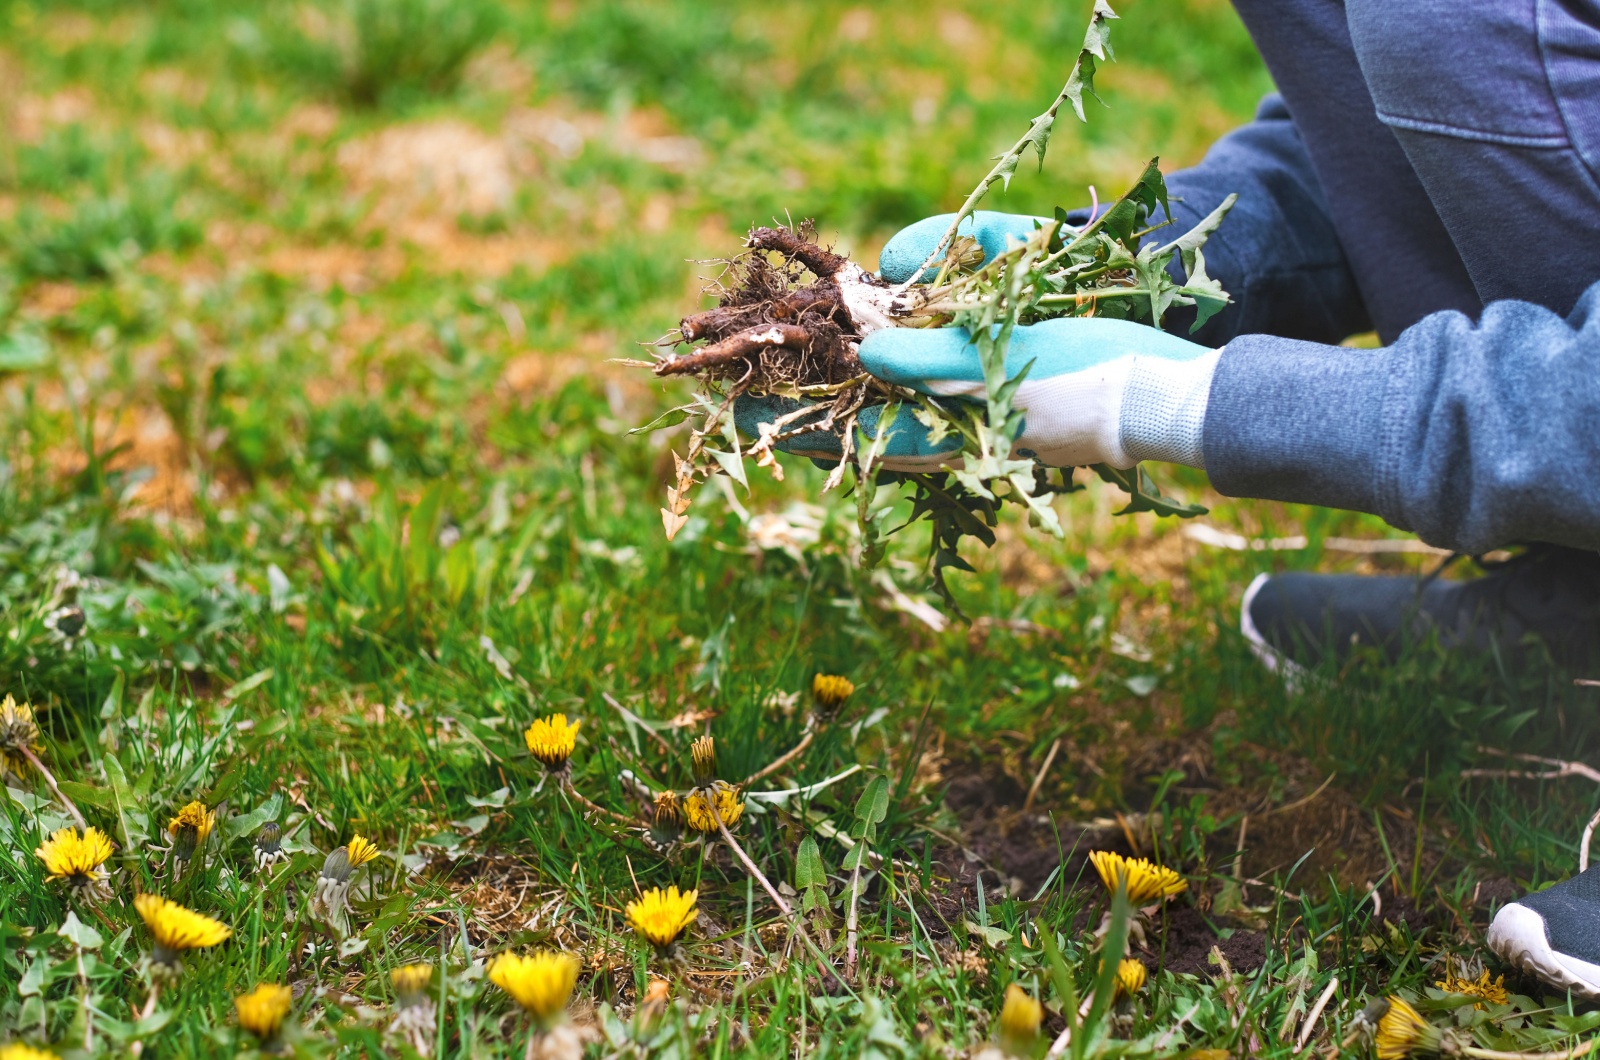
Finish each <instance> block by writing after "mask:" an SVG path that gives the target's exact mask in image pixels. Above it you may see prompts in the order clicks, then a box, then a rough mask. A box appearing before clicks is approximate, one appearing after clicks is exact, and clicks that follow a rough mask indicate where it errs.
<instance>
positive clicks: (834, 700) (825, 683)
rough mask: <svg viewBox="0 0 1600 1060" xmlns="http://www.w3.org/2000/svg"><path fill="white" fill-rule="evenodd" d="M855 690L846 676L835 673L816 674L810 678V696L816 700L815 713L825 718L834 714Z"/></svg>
mask: <svg viewBox="0 0 1600 1060" xmlns="http://www.w3.org/2000/svg"><path fill="white" fill-rule="evenodd" d="M855 690H856V686H855V685H854V684H852V683H851V681H850V679H849V678H848V677H840V676H838V675H837V674H817V675H816V676H815V677H813V678H812V679H811V698H812V699H813V700H815V701H816V704H817V713H818V714H820V715H822V716H823V717H825V718H831V717H832V716H833V715H834V714H836V713H837V712H838V710H839V708H840V707H842V706H844V702H845V700H847V699H849V698H850V697H851V696H852V695H853V694H855Z"/></svg>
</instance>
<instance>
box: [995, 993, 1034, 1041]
mask: <svg viewBox="0 0 1600 1060" xmlns="http://www.w3.org/2000/svg"><path fill="white" fill-rule="evenodd" d="M1043 1022H1044V1006H1042V1005H1040V1004H1039V1002H1038V1000H1037V999H1035V998H1034V997H1033V996H1032V995H1031V994H1029V993H1028V992H1027V991H1026V990H1024V989H1022V987H1020V986H1018V985H1017V984H1016V983H1012V984H1011V985H1010V986H1008V987H1006V1000H1005V1004H1003V1005H1002V1006H1000V1037H1001V1039H1002V1040H1003V1041H1005V1042H1007V1043H1008V1044H1010V1045H1013V1046H1026V1045H1028V1044H1029V1043H1031V1042H1032V1041H1033V1040H1034V1039H1035V1038H1037V1037H1038V1036H1039V1024H1041V1023H1043Z"/></svg>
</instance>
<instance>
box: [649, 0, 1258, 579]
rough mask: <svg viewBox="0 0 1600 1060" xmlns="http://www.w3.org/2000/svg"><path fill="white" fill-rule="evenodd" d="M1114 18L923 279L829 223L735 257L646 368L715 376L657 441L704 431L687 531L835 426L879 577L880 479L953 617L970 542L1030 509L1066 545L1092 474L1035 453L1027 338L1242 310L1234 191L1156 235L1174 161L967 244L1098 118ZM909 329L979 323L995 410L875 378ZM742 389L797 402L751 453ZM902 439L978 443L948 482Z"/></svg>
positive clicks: (953, 458)
mask: <svg viewBox="0 0 1600 1060" xmlns="http://www.w3.org/2000/svg"><path fill="white" fill-rule="evenodd" d="M1114 18H1116V15H1115V14H1114V13H1113V12H1112V10H1111V8H1110V7H1109V6H1108V5H1107V4H1106V3H1105V2H1104V0H1097V2H1096V3H1095V7H1094V12H1093V15H1092V17H1091V21H1090V25H1089V29H1088V32H1087V33H1086V35H1085V39H1084V45H1083V48H1082V50H1081V51H1080V53H1079V56H1078V61H1077V62H1076V63H1075V64H1074V65H1073V68H1072V72H1071V74H1070V75H1069V77H1068V79H1067V82H1066V85H1065V86H1064V87H1063V88H1062V90H1061V92H1060V93H1059V94H1058V96H1057V97H1056V100H1055V101H1054V103H1052V104H1051V106H1050V107H1049V108H1048V109H1047V110H1046V111H1045V112H1044V113H1042V114H1040V115H1039V116H1038V117H1036V118H1035V119H1034V120H1033V121H1032V122H1031V123H1030V125H1029V128H1028V132H1027V133H1026V134H1025V135H1024V136H1023V137H1022V138H1021V139H1020V140H1018V141H1017V143H1016V144H1014V145H1013V146H1012V147H1011V148H1010V149H1009V150H1008V151H1006V152H1005V153H1004V154H1003V155H1001V156H1000V159H999V161H998V162H997V164H996V165H995V166H994V167H993V168H991V170H990V171H989V173H988V174H986V175H985V177H984V178H983V180H982V181H981V182H980V183H979V184H978V186H977V187H976V188H975V189H974V190H973V192H972V194H971V195H969V196H968V197H967V200H966V201H965V202H964V203H963V204H962V206H961V208H960V210H959V211H957V213H956V215H955V219H954V221H953V222H952V224H951V225H950V228H949V230H948V231H947V232H946V233H945V235H944V237H943V238H942V239H941V240H940V243H939V245H938V247H937V249H936V250H935V252H934V253H933V255H931V256H930V257H929V259H928V261H927V262H926V263H925V264H924V268H923V270H921V271H920V272H919V273H918V274H917V275H914V276H913V277H912V280H908V281H906V282H904V283H902V284H900V285H898V286H891V285H890V284H889V283H887V282H886V281H884V280H882V279H881V278H879V277H878V276H875V275H873V274H871V273H869V272H866V271H865V270H863V269H862V268H861V267H860V266H859V265H857V264H856V263H854V262H852V261H850V260H849V259H848V258H847V257H844V256H843V255H840V254H837V253H834V252H833V251H832V250H830V249H827V248H825V247H822V246H820V245H819V244H818V243H817V241H816V233H815V229H814V227H813V226H812V224H811V222H809V221H807V222H804V223H802V224H799V225H794V226H790V227H784V228H770V227H758V228H754V229H752V230H751V231H750V233H749V236H748V238H747V240H746V250H745V252H744V253H742V254H740V255H739V256H737V257H735V258H733V259H732V260H730V261H727V262H725V263H724V271H723V274H722V276H721V278H720V279H719V280H717V281H716V282H715V284H714V285H713V287H712V288H711V289H710V291H709V293H711V294H712V295H714V296H715V297H716V299H717V305H716V307H715V308H713V309H710V310H707V311H705V312H701V313H696V314H693V315H691V316H688V317H686V318H684V320H683V321H682V323H681V324H680V326H679V328H678V329H677V330H676V331H674V332H672V333H670V334H669V335H667V336H666V337H664V338H663V339H660V340H658V341H657V343H656V347H657V353H656V356H655V359H654V360H653V361H641V362H635V363H638V364H641V365H648V366H650V367H651V368H653V370H654V371H655V372H656V374H657V375H660V376H690V377H692V378H694V379H695V380H696V381H697V382H698V383H699V384H700V390H699V391H698V392H697V393H696V394H695V396H694V398H693V400H692V401H691V402H690V403H689V404H687V405H684V406H681V407H679V408H676V409H673V410H671V411H670V412H668V413H666V414H664V415H663V416H661V417H659V418H658V419H656V420H655V421H654V422H652V423H650V424H647V425H646V426H644V427H641V428H639V429H638V430H639V431H649V430H656V429H660V428H663V427H670V426H674V425H676V424H679V423H682V422H684V421H685V420H688V419H690V418H697V420H698V422H697V424H696V425H695V426H694V428H693V430H692V431H691V432H690V435H689V441H688V447H687V450H686V452H685V453H684V454H683V455H678V454H677V453H676V452H674V457H675V464H676V478H675V481H674V483H673V485H672V486H671V487H670V488H669V489H668V491H667V505H666V507H664V508H663V509H662V520H663V524H664V526H665V529H666V533H667V536H668V537H669V538H671V537H673V536H674V535H676V534H677V533H678V531H679V530H680V529H682V527H683V526H684V525H685V523H686V522H687V520H688V511H689V507H690V503H691V494H692V492H693V490H694V488H695V486H696V485H698V484H699V483H701V482H704V481H706V480H707V479H708V478H710V477H712V476H714V475H719V474H720V475H727V476H728V477H730V478H732V479H733V480H734V481H736V482H738V483H739V484H741V485H748V479H747V474H746V470H745V464H746V461H747V460H753V461H754V462H755V464H756V466H757V467H762V468H768V469H769V470H770V471H771V472H772V474H773V475H774V476H775V477H777V478H780V479H781V478H782V469H781V467H780V466H779V465H778V463H777V461H776V459H775V456H774V453H775V450H777V449H780V448H781V447H782V446H783V444H784V443H785V442H788V441H790V440H792V439H796V438H799V437H800V436H803V435H815V434H818V433H821V434H826V435H832V436H834V437H835V438H836V439H837V448H838V450H839V460H838V462H837V464H836V465H835V466H834V469H833V471H832V473H831V474H830V475H829V476H828V479H827V481H826V483H825V485H824V490H825V491H826V490H831V489H833V488H835V487H837V486H839V485H840V484H841V483H842V482H843V481H844V478H845V475H846V474H847V472H848V473H852V474H853V476H854V480H855V485H856V494H857V507H858V512H857V519H858V524H859V528H860V538H861V540H860V550H861V551H860V555H861V560H862V562H863V564H864V565H866V566H869V567H870V566H873V565H875V564H876V563H877V562H878V561H879V560H880V559H882V557H883V555H884V552H885V549H886V538H887V536H888V535H889V534H890V533H892V532H893V531H892V530H890V529H889V527H888V525H887V524H888V517H889V512H890V509H891V508H892V507H893V506H892V505H885V504H882V503H879V502H878V499H877V489H876V487H877V486H878V485H880V484H884V483H897V484H899V485H900V487H901V488H902V489H903V490H906V491H909V495H910V500H911V515H910V518H909V519H907V520H906V521H905V522H904V523H902V528H903V526H905V525H909V524H910V523H912V522H917V521H919V520H922V519H926V520H928V521H929V523H930V524H931V531H932V532H931V541H930V550H929V555H928V569H929V573H930V574H931V575H932V585H933V588H934V589H935V590H936V591H937V592H938V593H939V594H940V595H941V596H942V597H943V598H944V599H945V601H946V602H947V603H948V604H951V605H952V606H953V605H954V601H953V599H952V598H951V597H950V593H949V590H948V588H947V587H946V585H945V582H944V574H945V572H946V571H947V570H949V569H950V568H955V569H958V570H970V569H971V567H970V566H969V565H968V564H967V562H966V561H965V560H964V559H962V557H961V555H960V551H959V547H960V545H961V543H962V542H963V540H965V539H967V538H976V539H978V540H979V541H981V542H983V543H984V544H985V545H992V544H993V543H994V540H995V536H994V527H995V525H996V524H997V522H998V517H999V512H1000V509H1001V507H1002V506H1003V505H1004V504H1006V503H1008V502H1009V503H1013V504H1019V505H1021V506H1022V507H1023V508H1024V509H1025V511H1026V512H1027V515H1028V519H1029V521H1030V523H1032V524H1033V525H1035V526H1039V527H1042V528H1044V529H1046V530H1048V531H1049V532H1050V533H1052V534H1055V535H1057V536H1059V535H1060V534H1061V533H1062V530H1061V527H1060V524H1059V522H1058V520H1057V517H1056V514H1055V510H1054V507H1053V503H1052V502H1053V499H1054V496H1055V495H1056V494H1058V493H1066V492H1070V491H1072V490H1075V489H1078V488H1081V487H1080V485H1079V484H1078V483H1076V482H1075V481H1074V471H1073V469H1070V468H1068V469H1058V468H1051V467H1048V466H1046V465H1044V464H1043V463H1041V462H1039V461H1038V460H1036V459H1035V458H1034V457H1033V456H1032V455H1031V454H1029V453H1026V452H1019V451H1018V450H1017V448H1016V439H1017V436H1018V435H1019V433H1020V432H1021V428H1022V419H1023V416H1022V412H1021V410H1019V409H1017V408H1016V407H1015V395H1016V390H1017V387H1018V385H1019V384H1020V383H1021V381H1022V378H1023V375H1025V374H1026V370H1024V372H1023V373H1021V374H1019V375H1016V376H1013V377H1011V378H1009V379H1008V378H1007V375H1006V367H1005V358H1006V348H1007V345H1008V343H1009V341H1010V338H1011V335H1012V333H1013V331H1014V329H1015V328H1016V327H1018V326H1021V325H1027V324H1032V323H1036V322H1039V321H1042V320H1048V319H1053V318H1059V317H1089V316H1100V317H1111V318H1115V319H1121V320H1131V321H1136V322H1139V323H1144V324H1148V325H1151V326H1152V327H1160V326H1161V325H1162V323H1163V321H1164V320H1165V318H1166V315H1167V313H1168V312H1169V311H1170V310H1171V309H1173V308H1175V307H1180V306H1183V307H1193V308H1194V310H1195V325H1194V326H1195V327H1196V328H1198V327H1199V326H1200V325H1202V324H1204V323H1205V322H1206V320H1208V319H1209V318H1210V317H1211V316H1212V315H1213V314H1215V313H1216V312H1217V311H1218V310H1220V309H1221V308H1222V307H1223V306H1225V305H1226V304H1227V303H1228V301H1229V297H1228V294H1227V292H1225V291H1224V290H1223V289H1222V286H1221V284H1220V283H1218V282H1217V281H1216V280H1215V279H1212V278H1211V277H1209V276H1208V275H1207V274H1206V267H1205V257H1204V254H1203V251H1202V248H1203V246H1204V245H1205V242H1206V239H1207V238H1208V237H1209V236H1210V234H1211V233H1212V232H1214V231H1215V230H1216V228H1217V226H1218V225H1220V224H1221V223H1222V220H1223V218H1224V217H1225V216H1226V214H1227V212H1228V210H1229V209H1230V208H1231V207H1232V205H1233V201H1234V200H1233V197H1232V196H1230V197H1229V198H1228V199H1227V200H1226V201H1224V202H1223V203H1222V204H1221V205H1219V206H1218V207H1217V209H1216V210H1214V211H1213V212H1212V213H1211V214H1209V215H1208V216H1207V217H1205V218H1204V219H1203V220H1201V221H1200V223H1199V224H1197V225H1195V226H1194V227H1193V228H1192V229H1190V230H1189V231H1187V232H1185V233H1183V234H1181V235H1178V236H1177V237H1176V238H1172V239H1170V240H1168V241H1161V240H1159V239H1156V238H1154V236H1155V234H1156V233H1157V231H1158V230H1160V229H1162V228H1164V227H1165V225H1166V224H1167V223H1170V222H1160V223H1157V222H1155V221H1154V220H1153V219H1154V218H1156V217H1157V216H1159V215H1162V214H1165V215H1167V216H1169V217H1170V211H1169V208H1168V207H1169V203H1168V197H1167V189H1166V184H1165V181H1164V180H1163V178H1162V175H1161V170H1160V167H1159V165H1158V160H1154V159H1153V160H1151V162H1150V163H1149V164H1148V165H1146V166H1145V168H1144V171H1143V172H1142V173H1141V174H1140V175H1139V177H1138V179H1137V180H1135V181H1134V183H1133V186H1132V187H1131V188H1130V189H1129V190H1128V191H1127V192H1126V193H1125V194H1124V195H1123V196H1122V197H1121V198H1120V199H1118V200H1117V201H1116V202H1115V203H1114V204H1113V205H1112V206H1111V207H1110V209H1108V210H1105V211H1104V212H1099V211H1095V212H1094V213H1096V214H1097V216H1090V217H1089V218H1087V219H1086V220H1084V222H1083V223H1082V224H1079V225H1072V224H1069V223H1068V214H1067V211H1065V210H1064V209H1059V208H1058V209H1057V210H1056V214H1055V218H1054V220H1052V221H1049V222H1047V223H1043V224H1041V225H1039V226H1038V228H1037V229H1036V230H1035V231H1034V232H1033V234H1032V235H1031V236H1029V237H1028V238H1027V239H1025V240H1022V241H1020V242H1018V243H1014V244H1013V245H1012V246H1011V247H1009V248H1008V249H1007V250H1005V251H1004V252H1002V253H1000V254H998V255H997V256H996V257H995V258H994V259H993V260H991V261H988V262H986V263H985V262H984V261H983V253H982V251H981V250H980V249H979V248H978V246H977V244H976V241H974V240H973V239H972V238H970V237H967V236H961V235H959V234H958V233H959V230H960V223H961V222H962V220H964V219H965V218H967V217H968V216H970V215H971V214H972V212H973V211H974V210H975V209H976V208H977V206H978V203H979V202H980V201H981V200H982V198H983V196H984V194H985V193H986V192H987V191H988V190H989V189H990V188H991V187H992V186H993V185H994V184H996V183H1001V184H1007V185H1009V183H1010V179H1011V177H1012V175H1013V174H1014V173H1015V172H1016V169H1017V167H1018V165H1019V164H1020V163H1021V161H1022V159H1023V157H1024V156H1025V155H1026V154H1027V152H1028V151H1030V150H1031V151H1033V152H1034V153H1035V154H1036V155H1037V156H1038V159H1039V163H1040V165H1041V166H1043V163H1044V155H1045V149H1046V146H1047V145H1048V143H1049V138H1050V132H1051V129H1052V128H1053V126H1054V123H1055V118H1056V114H1057V112H1058V111H1059V109H1060V108H1061V106H1062V105H1063V104H1066V103H1070V104H1071V106H1072V108H1073V110H1074V112H1075V113H1076V114H1077V116H1078V117H1079V118H1080V119H1082V118H1083V117H1084V113H1083V95H1084V93H1086V92H1087V93H1088V94H1090V95H1094V72H1095V69H1096V64H1097V63H1099V62H1102V61H1105V60H1107V59H1109V58H1111V51H1110V46H1109V32H1110V20H1111V19H1114ZM1097 98H1098V97H1097ZM941 259H942V260H941ZM1174 261H1177V262H1179V263H1181V265H1182V269H1183V274H1184V279H1182V280H1178V279H1175V278H1174V277H1173V276H1172V275H1171V274H1170V272H1169V271H1168V266H1169V265H1171V264H1172V263H1173V262H1174ZM935 264H937V265H938V268H937V270H936V271H935V270H933V268H932V266H934V265H935ZM930 274H931V279H930V278H929V277H930ZM912 281H917V282H912ZM923 281H926V282H923ZM890 327H918V328H927V327H960V328H966V329H967V330H968V332H969V333H970V334H971V336H972V341H973V344H974V346H975V347H976V351H977V356H978V360H979V362H980V364H981V366H982V370H983V376H984V385H985V395H984V400H983V401H982V402H981V403H972V402H966V401H962V400H957V399H949V398H938V397H931V396H927V395H922V394H918V393H916V392H915V391H912V390H909V389H907V388H904V387H900V386H897V385H894V384H891V383H888V382H886V381H884V380H882V379H878V378H875V377H873V376H872V375H871V374H870V373H868V372H866V371H865V370H864V368H863V367H862V364H861V361H860V358H859V357H858V355H857V348H858V345H859V343H860V342H861V340H863V339H864V338H866V336H867V335H869V334H871V333H872V332H873V331H876V330H879V329H881V328H890ZM684 344H687V345H690V346H694V347H695V348H694V349H691V350H690V351H688V352H678V351H677V349H676V347H678V346H680V345H684ZM742 397H753V398H773V397H775V398H780V399H788V400H787V401H785V402H781V403H776V404H774V405H773V406H772V407H780V408H781V409H782V411H780V412H777V413H775V414H773V415H771V417H770V419H765V420H764V421H763V422H760V423H759V425H758V426H757V428H756V431H755V435H756V436H755V438H754V439H753V440H751V441H749V442H748V444H747V443H745V442H743V441H741V438H740V434H739V431H738V429H737V428H736V426H735V423H734V415H733V410H734V406H735V402H736V401H738V400H739V399H740V398H742ZM895 430H925V431H926V432H927V433H928V434H929V437H930V439H931V440H932V441H933V442H935V443H940V442H946V441H947V440H951V439H953V440H954V441H955V442H957V443H959V446H958V448H955V449H952V451H951V452H950V454H949V458H948V459H947V461H946V462H945V463H944V464H943V465H942V466H940V467H939V468H938V469H937V470H931V471H917V472H896V473H886V472H884V469H883V454H884V451H885V446H886V442H887V440H888V437H889V435H890V433H891V432H892V431H895ZM1092 470H1093V471H1094V472H1095V473H1096V474H1098V475H1099V476H1100V477H1101V478H1102V479H1104V480H1106V481H1108V482H1111V483H1113V484H1114V485H1116V486H1118V487H1120V488H1122V489H1123V490H1125V491H1127V493H1128V494H1129V495H1130V496H1131V498H1132V499H1131V501H1130V503H1129V504H1128V505H1127V506H1126V507H1124V508H1123V509H1122V512H1120V513H1119V514H1126V513H1131V512H1140V511H1153V512H1157V513H1160V514H1164V515H1178V516H1190V515H1197V514H1200V513H1201V512H1203V511H1204V509H1202V508H1199V507H1195V506H1192V505H1186V504H1183V503H1180V502H1178V501H1175V500H1173V499H1172V498H1169V497H1166V496H1163V495H1162V493H1161V491H1160V489H1159V488H1157V486H1156V485H1155V483H1154V482H1153V481H1152V480H1151V479H1150V477H1149V475H1148V474H1147V473H1145V472H1144V471H1143V470H1142V469H1141V468H1137V467H1136V468H1133V469H1130V470H1119V469H1116V468H1112V467H1109V466H1106V465H1095V466H1094V467H1093V469H1092Z"/></svg>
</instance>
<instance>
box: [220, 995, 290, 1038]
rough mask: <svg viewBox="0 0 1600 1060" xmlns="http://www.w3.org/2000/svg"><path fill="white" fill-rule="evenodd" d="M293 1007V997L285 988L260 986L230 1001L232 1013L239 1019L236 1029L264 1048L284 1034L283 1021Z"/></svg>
mask: <svg viewBox="0 0 1600 1060" xmlns="http://www.w3.org/2000/svg"><path fill="white" fill-rule="evenodd" d="M293 1005H294V994H293V993H292V992H291V991H290V990H289V988H288V987H286V986H281V985H279V984H277V983H262V984H261V985H260V986H258V987H256V988H255V989H254V990H252V991H250V993H248V994H240V995H239V996H238V997H236V998H234V999H233V1010H234V1012H235V1013H236V1014H237V1015H238V1017H239V1026H240V1027H243V1028H244V1029H245V1030H247V1031H249V1032H250V1033H251V1034H253V1035H255V1036H256V1037H257V1038H258V1039H259V1040H260V1041H261V1043H262V1044H263V1045H269V1044H271V1043H272V1042H274V1041H275V1040H276V1039H277V1037H278V1032H279V1031H281V1030H283V1021H284V1020H285V1019H287V1018H288V1016H289V1009H290V1008H291V1007H293Z"/></svg>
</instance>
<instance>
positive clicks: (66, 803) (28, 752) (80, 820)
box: [17, 745, 89, 832]
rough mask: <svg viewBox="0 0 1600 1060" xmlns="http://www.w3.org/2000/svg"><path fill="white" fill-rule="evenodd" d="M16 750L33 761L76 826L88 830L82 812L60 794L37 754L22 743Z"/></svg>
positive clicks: (54, 779)
mask: <svg viewBox="0 0 1600 1060" xmlns="http://www.w3.org/2000/svg"><path fill="white" fill-rule="evenodd" d="M17 750H19V751H21V752H22V754H23V757H25V758H26V759H27V760H28V761H29V762H31V763H33V768H35V769H37V770H38V771H39V775H40V776H42V777H44V782H45V783H46V784H47V785H49V787H50V790H51V792H53V793H54V794H55V797H56V798H57V799H58V800H60V802H61V805H63V806H65V807H66V808H67V812H68V813H70V814H72V819H73V820H75V821H77V822H78V828H79V829H80V830H81V831H85V832H87V831H88V830H89V822H88V821H85V820H84V819H83V814H81V813H79V812H78V808H77V807H76V806H74V805H73V804H72V800H71V799H69V798H67V797H66V796H65V795H63V794H61V789H60V787H58V786H57V785H56V778H55V774H53V773H51V772H50V770H48V769H46V768H45V766H44V763H43V762H41V761H39V756H38V755H36V754H34V753H33V749H32V748H30V747H28V746H27V745H23V746H22V747H19V748H17Z"/></svg>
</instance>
